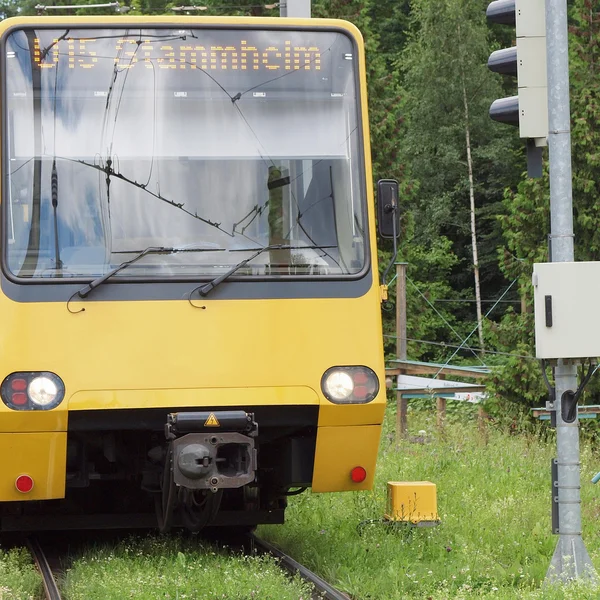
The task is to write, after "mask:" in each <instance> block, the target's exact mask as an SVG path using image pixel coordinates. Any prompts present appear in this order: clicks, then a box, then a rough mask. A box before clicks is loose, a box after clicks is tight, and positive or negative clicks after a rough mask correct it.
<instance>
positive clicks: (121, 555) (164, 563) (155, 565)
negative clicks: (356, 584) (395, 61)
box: [62, 536, 311, 600]
mask: <svg viewBox="0 0 600 600" xmlns="http://www.w3.org/2000/svg"><path fill="white" fill-rule="evenodd" d="M62 589H63V594H64V596H65V598H66V599H67V600H123V599H124V598H128V599H139V600H154V599H156V600H158V599H160V600H167V599H172V600H185V599H193V600H217V599H227V600H252V599H256V600H299V599H302V598H304V599H305V600H309V599H310V597H311V595H310V589H309V588H308V586H307V585H306V584H305V583H303V582H302V581H300V580H299V579H294V580H290V579H289V578H288V577H287V576H286V575H285V574H284V572H283V571H282V570H281V568H280V567H279V566H278V565H277V562H276V561H275V560H274V559H273V558H270V557H248V556H244V555H242V554H241V553H240V554H231V553H228V552H227V551H225V550H219V549H217V548H215V547H214V546H211V545H209V544H205V545H203V544H201V543H200V542H199V541H198V540H196V539H195V538H191V537H160V536H148V537H146V538H131V539H130V540H128V541H126V542H122V543H119V544H117V545H116V546H111V547H106V548H102V547H100V548H91V549H90V550H89V551H87V552H86V553H85V554H84V555H82V556H81V557H79V558H77V559H75V561H74V563H73V565H72V567H71V568H70V569H69V570H68V571H67V574H66V576H65V580H64V585H63V586H62Z"/></svg>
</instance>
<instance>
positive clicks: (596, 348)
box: [532, 262, 600, 359]
mask: <svg viewBox="0 0 600 600" xmlns="http://www.w3.org/2000/svg"><path fill="white" fill-rule="evenodd" d="M532 281H533V290H534V303H535V346H536V356H537V357H538V358H547V359H551V358H595V357H598V356H600V262H557V263H539V264H535V265H534V266H533V279H532Z"/></svg>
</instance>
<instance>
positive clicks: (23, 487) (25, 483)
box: [15, 475, 33, 494]
mask: <svg viewBox="0 0 600 600" xmlns="http://www.w3.org/2000/svg"><path fill="white" fill-rule="evenodd" d="M15 487H16V488H17V490H19V492H21V493H22V494H28V493H29V492H30V491H31V490H32V489H33V479H32V478H31V477H30V476H29V475H19V476H18V477H17V480H16V481H15Z"/></svg>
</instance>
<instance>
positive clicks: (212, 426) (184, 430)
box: [165, 410, 258, 492]
mask: <svg viewBox="0 0 600 600" xmlns="http://www.w3.org/2000/svg"><path fill="white" fill-rule="evenodd" d="M257 433H258V425H257V424H256V422H255V421H254V415H253V414H249V413H246V412H244V411H243V410H230V411H229V410H228V411H215V412H181V413H172V414H170V415H168V417H167V424H166V426H165V435H166V437H167V439H168V440H170V442H171V447H172V453H173V454H172V456H173V465H172V467H173V480H174V482H175V484H176V485H178V486H182V487H185V488H189V489H194V490H212V491H213V492H214V491H216V490H219V489H223V488H238V487H242V486H244V485H246V484H248V483H250V482H252V481H254V478H255V473H256V448H255V445H254V438H255V437H256V435H257Z"/></svg>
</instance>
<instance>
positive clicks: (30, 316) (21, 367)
mask: <svg viewBox="0 0 600 600" xmlns="http://www.w3.org/2000/svg"><path fill="white" fill-rule="evenodd" d="M122 23H126V24H130V25H140V26H141V25H144V26H149V27H152V26H153V25H161V26H168V25H173V26H178V25H182V26H183V25H185V26H194V25H208V26H210V25H214V26H221V27H227V26H232V27H236V26H242V27H253V28H257V29H260V28H262V27H270V28H281V27H282V26H285V27H287V28H297V29H302V28H328V27H329V28H337V29H345V30H346V32H347V33H348V34H349V35H350V36H351V37H352V38H353V39H354V41H355V43H356V44H357V46H358V48H359V53H358V61H359V80H358V88H357V89H358V90H359V98H360V115H359V119H360V121H361V126H362V148H363V151H364V153H365V160H364V174H365V180H366V182H367V185H366V207H367V208H366V212H367V218H368V234H369V254H370V271H371V273H370V275H369V277H370V278H371V282H370V285H369V286H368V289H367V290H366V291H365V292H364V293H363V294H362V295H360V296H359V297H339V298H337V297H327V298H320V297H317V298H289V299H287V298H286V299H279V298H277V299H270V298H264V299H239V300H238V299H226V300H221V299H212V298H211V297H210V296H209V297H208V298H206V299H200V300H198V299H195V300H194V305H192V304H191V303H190V302H189V301H188V300H187V298H181V299H179V300H168V301H166V300H165V301H163V300H156V301H150V300H148V301H140V300H136V301H131V300H130V301H120V300H111V301H98V300H95V299H94V296H93V295H92V296H91V297H90V298H89V299H86V300H78V299H76V300H73V301H71V302H70V303H69V304H68V306H67V303H66V302H62V301H52V302H41V301H40V302H17V301H14V300H12V299H10V298H8V297H7V296H6V295H5V294H4V293H1V294H0V314H1V315H2V322H3V326H2V328H0V359H1V364H2V367H3V371H2V376H1V377H0V380H1V379H3V378H4V377H6V376H7V375H9V374H10V373H14V372H22V371H32V372H33V371H49V372H52V373H55V374H56V375H58V376H59V377H60V378H61V379H62V380H63V381H64V384H65V398H64V400H63V402H62V403H61V404H60V405H59V406H58V407H56V408H54V409H52V410H47V411H43V410H40V411H15V410H11V409H10V408H8V407H7V406H5V405H4V404H3V403H0V453H2V456H4V457H5V460H4V461H3V466H2V467H1V468H0V501H15V500H22V499H23V494H22V493H20V492H19V491H18V490H16V488H15V485H14V481H15V478H16V477H18V476H19V475H21V474H29V475H30V476H31V477H32V478H33V479H34V480H35V487H34V489H33V490H32V491H31V492H30V493H29V494H28V498H27V499H31V500H40V499H52V498H61V497H63V496H64V494H65V464H66V454H67V431H68V421H69V414H70V413H73V412H75V411H100V410H108V409H110V410H114V411H116V412H118V411H119V410H125V409H139V408H144V409H152V408H167V409H168V408H182V407H193V408H195V409H197V410H202V409H211V410H212V409H216V408H220V409H227V408H228V407H240V406H243V407H248V410H251V409H252V407H253V406H282V407H283V406H309V405H310V406H315V407H318V427H317V435H316V452H315V462H314V474H313V489H314V490H315V491H342V490H359V489H368V488H370V487H371V486H372V482H373V475H374V469H375V460H376V455H377V448H378V444H379V437H380V433H381V424H382V421H383V415H384V408H385V374H384V362H383V351H382V328H381V315H380V290H379V281H378V274H377V262H376V257H377V247H376V235H375V224H374V223H375V217H374V208H373V204H374V202H373V193H372V189H371V185H370V182H371V179H372V173H371V167H370V160H369V159H368V157H369V153H370V149H369V130H368V112H367V98H366V76H365V64H364V45H363V41H362V37H361V35H360V33H359V32H358V30H357V29H356V28H355V27H354V26H353V25H351V24H350V23H345V22H342V21H333V20H321V19H311V20H303V19H292V18H288V19H285V21H283V20H281V19H275V18H264V19H262V18H261V19H257V18H238V17H231V18H222V17H218V18H217V17H214V18H211V17H204V18H196V17H184V18H181V17H175V16H160V17H135V16H128V17H114V18H111V17H85V16H81V17H69V18H67V17H40V18H36V17H22V18H15V19H8V20H5V21H3V22H2V23H0V36H1V35H4V34H5V33H6V32H7V31H8V30H10V29H11V28H13V27H19V26H32V27H36V26H44V27H52V26H59V25H61V26H64V25H68V26H71V25H72V26H76V25H80V26H100V25H102V26H106V27H118V26H119V25H120V24H122ZM107 285H112V284H111V283H107ZM226 285H240V286H243V285H244V283H243V282H239V283H235V284H226ZM77 311H80V312H77ZM73 313H75V314H73ZM334 366H367V367H369V368H370V369H372V370H373V371H374V372H375V373H376V375H377V377H378V379H379V392H378V394H377V396H376V398H375V399H374V400H373V401H371V402H369V403H367V404H352V405H344V404H334V403H332V402H330V401H329V400H328V399H326V398H325V396H324V394H323V392H322V390H321V379H322V377H323V374H324V372H325V371H326V370H327V369H329V368H331V367H334ZM259 427H260V423H259ZM6 457H11V460H6ZM358 464H360V465H361V466H362V467H364V468H365V469H366V471H367V477H366V479H365V480H364V481H363V482H360V483H354V482H353V481H352V480H351V478H350V475H349V472H350V470H351V469H352V468H354V467H355V466H357V465H358Z"/></svg>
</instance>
